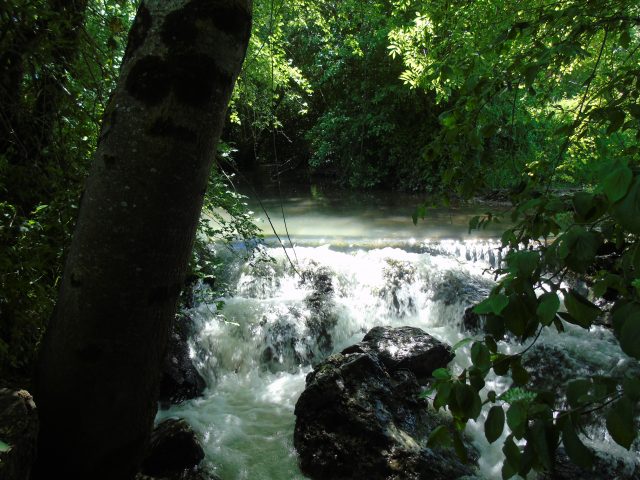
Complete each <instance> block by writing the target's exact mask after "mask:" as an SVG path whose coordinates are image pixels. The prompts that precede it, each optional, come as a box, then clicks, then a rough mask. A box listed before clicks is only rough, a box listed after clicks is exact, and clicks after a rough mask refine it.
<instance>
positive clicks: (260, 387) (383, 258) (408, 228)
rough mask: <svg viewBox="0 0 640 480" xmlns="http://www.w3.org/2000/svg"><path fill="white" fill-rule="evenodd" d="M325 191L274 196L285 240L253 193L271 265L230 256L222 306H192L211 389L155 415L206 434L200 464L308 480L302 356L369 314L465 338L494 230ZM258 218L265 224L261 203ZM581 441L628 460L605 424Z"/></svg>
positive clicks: (487, 453)
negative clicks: (299, 446) (299, 411)
mask: <svg viewBox="0 0 640 480" xmlns="http://www.w3.org/2000/svg"><path fill="white" fill-rule="evenodd" d="M383 200H384V199H383ZM335 201H336V200H335V199H331V198H329V199H327V198H320V199H313V198H309V197H304V198H303V197H300V198H291V199H288V200H287V201H285V202H284V209H285V214H286V218H287V226H288V229H289V235H290V236H291V239H292V242H293V246H291V245H290V244H289V243H288V239H287V235H286V232H285V231H284V228H283V222H282V217H281V212H280V211H279V208H280V203H279V202H277V201H266V202H264V204H265V205H266V206H267V211H268V212H269V215H270V216H271V220H272V222H273V223H274V225H275V226H276V229H277V232H278V235H279V236H280V238H282V240H283V242H285V246H286V253H285V249H284V248H283V247H282V245H280V244H279V243H278V242H277V240H276V239H275V237H274V236H271V237H267V239H266V245H267V246H266V247H265V253H266V254H267V255H268V256H270V257H272V258H273V260H274V261H273V262H268V263H257V264H251V263H248V262H245V261H243V260H241V259H240V257H238V256H234V255H230V254H228V253H227V254H226V255H227V262H228V268H227V272H228V278H227V279H226V281H227V282H228V284H229V289H228V293H227V294H226V295H225V297H224V298H223V300H224V307H223V308H222V309H221V310H217V309H216V306H215V302H211V303H202V304H200V305H199V306H197V307H196V308H195V309H193V311H191V315H192V317H193V318H194V320H195V321H196V324H197V328H198V334H197V335H196V336H195V337H194V338H193V339H192V341H191V353H192V356H193V359H194V361H195V364H196V367H197V368H198V369H199V370H200V372H201V373H202V375H203V376H204V378H205V379H206V380H207V384H208V389H207V390H206V391H205V393H204V396H203V397H202V398H199V399H195V400H192V401H189V402H186V403H184V404H182V405H179V406H174V407H172V408H171V409H169V410H167V411H162V412H160V413H159V416H158V419H159V420H161V419H163V418H166V417H170V416H178V417H183V418H185V419H186V420H187V421H188V422H189V423H190V424H191V425H192V426H193V427H194V429H195V430H196V432H198V434H199V435H200V437H201V439H202V440H203V446H204V449H205V452H206V460H205V462H207V465H208V466H209V467H210V468H211V470H212V471H213V472H215V473H216V474H217V475H219V476H220V477H221V478H222V479H223V480H233V479H247V480H249V479H250V480H285V479H287V480H288V479H303V478H305V477H304V476H303V475H302V474H301V473H300V472H299V470H298V467H297V458H296V453H295V450H294V448H293V429H294V423H295V417H294V415H293V410H294V406H295V403H296V401H297V399H298V397H299V395H300V393H301V392H302V390H303V389H304V383H305V382H304V380H305V376H306V375H307V374H308V373H309V372H310V371H311V370H312V368H313V365H315V364H317V363H319V362H320V361H322V360H323V359H324V358H326V357H327V356H328V355H330V354H331V353H334V352H339V351H341V350H342V349H343V348H345V347H347V346H349V345H351V344H353V343H356V342H359V341H360V340H361V339H362V337H363V336H364V334H365V333H366V332H367V331H369V330H370V329H371V328H373V327H375V326H378V325H388V326H402V325H410V326H415V327H419V328H422V329H423V330H425V331H426V332H428V333H429V334H431V335H433V336H435V337H436V338H438V339H440V340H442V341H444V342H446V343H448V344H450V345H453V344H455V343H457V342H458V341H460V340H462V339H463V338H466V337H468V336H470V335H471V334H470V333H469V332H465V331H464V330H463V325H462V319H463V315H464V310H465V309H466V308H468V307H469V306H471V305H472V304H474V303H476V302H478V301H480V300H482V299H483V298H484V297H486V296H487V295H488V294H489V291H490V289H491V288H492V286H493V284H494V283H493V278H492V276H491V275H490V274H489V273H488V272H487V269H488V268H489V267H495V266H497V265H498V264H499V263H500V261H501V256H500V254H499V252H498V246H499V244H498V242H497V241H496V240H495V239H492V238H491V235H490V233H491V232H483V234H482V236H478V235H474V236H471V235H469V234H468V233H467V227H466V224H467V222H468V218H469V216H470V214H471V212H470V211H434V212H432V215H431V216H430V217H429V218H428V219H427V220H426V222H420V223H419V224H418V225H419V226H418V227H416V226H414V225H413V224H412V222H411V218H410V214H411V208H410V207H411V206H412V204H406V199H400V200H397V199H396V201H390V199H388V198H387V199H386V200H384V201H386V204H385V205H379V204H376V202H374V201H361V202H356V201H351V202H344V199H343V202H342V203H340V204H339V205H338V206H337V207H336V205H335ZM380 201H382V200H380ZM413 205H415V203H414V204H413ZM383 207H384V208H383ZM256 211H257V210H256ZM257 215H258V216H259V217H262V220H260V221H261V222H263V224H265V225H268V222H267V220H266V218H264V217H265V215H264V212H263V213H262V214H260V213H259V212H258V213H257ZM265 232H266V235H269V233H268V231H267V230H266V228H265ZM221 254H223V250H221ZM540 342H541V343H545V344H549V345H550V346H551V347H558V348H560V349H562V350H563V351H565V352H566V353H567V355H568V357H569V358H570V359H571V360H572V361H573V362H574V363H573V364H572V365H573V367H576V365H578V366H579V365H581V364H583V363H584V364H587V365H588V369H587V370H588V371H589V372H593V371H601V372H605V371H609V370H611V369H615V368H621V364H622V363H624V361H625V358H624V355H623V354H622V353H621V352H620V350H619V348H618V346H617V344H616V342H615V341H613V339H612V338H611V336H610V334H609V333H608V332H606V331H599V332H597V334H596V335H593V332H591V333H590V332H585V331H583V330H581V329H579V328H571V327H570V326H569V328H568V333H567V334H565V335H562V336H558V335H555V334H554V333H552V332H550V333H549V334H546V333H545V334H543V335H542V336H541V341H540ZM525 347H526V346H521V345H506V346H505V347H504V348H503V350H504V351H505V352H511V351H513V352H517V351H520V350H521V349H522V348H525ZM468 356H469V348H468V347H465V348H461V349H459V350H458V351H457V356H456V358H455V359H454V361H453V362H452V368H453V370H454V371H461V370H462V369H463V368H465V367H468V366H469V363H470V362H469V360H468ZM576 368H577V367H576ZM585 368H586V367H585ZM587 370H585V371H587ZM508 386H509V381H508V379H504V378H500V379H498V380H496V379H495V378H492V377H488V378H487V386H486V387H485V394H486V391H489V390H495V391H496V392H498V393H500V392H501V391H504V390H506V389H507V388H508ZM478 421H479V422H480V423H479V425H476V424H475V423H474V422H470V424H469V427H468V428H467V433H468V434H469V435H470V437H471V438H472V440H473V443H474V444H475V446H476V447H477V448H478V450H479V451H480V454H481V458H480V461H479V473H478V475H479V478H486V479H494V478H495V479H498V478H501V474H500V469H501V464H500V459H501V456H502V453H501V442H496V443H494V444H493V445H489V444H488V443H487V442H486V440H485V438H484V433H483V430H482V429H481V426H482V423H483V421H484V418H482V417H481V418H480V419H479V420H478ZM504 436H506V432H505V433H504ZM591 441H592V442H595V443H596V444H598V446H600V447H603V448H605V449H607V450H608V451H610V452H611V453H612V454H615V455H617V456H619V457H620V458H622V459H623V461H629V462H630V461H631V460H632V459H630V458H629V455H633V454H630V453H629V452H626V451H624V450H623V449H622V448H617V447H616V446H615V445H614V444H612V443H611V442H610V441H609V439H608V438H607V436H606V434H605V433H604V431H602V432H599V433H598V435H594V437H593V439H592V440H591ZM625 455H626V457H625Z"/></svg>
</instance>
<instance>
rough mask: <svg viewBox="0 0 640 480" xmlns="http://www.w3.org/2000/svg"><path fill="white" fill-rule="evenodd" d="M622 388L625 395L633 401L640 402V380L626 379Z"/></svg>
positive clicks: (634, 378)
mask: <svg viewBox="0 0 640 480" xmlns="http://www.w3.org/2000/svg"><path fill="white" fill-rule="evenodd" d="M622 388H623V389H624V394H625V395H626V396H627V397H629V398H630V399H631V400H632V401H634V402H637V401H639V400H640V378H636V377H626V378H625V379H624V380H623V381H622Z"/></svg>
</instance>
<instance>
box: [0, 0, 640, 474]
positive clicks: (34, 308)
mask: <svg viewBox="0 0 640 480" xmlns="http://www.w3.org/2000/svg"><path fill="white" fill-rule="evenodd" d="M1 10H2V13H0V31H1V32H2V34H1V36H0V114H1V116H0V122H1V124H0V275H1V277H0V372H1V373H0V377H2V378H4V379H10V378H14V377H15V378H28V377H29V376H30V375H31V372H32V369H33V365H34V362H35V358H36V352H37V347H38V345H39V342H40V340H41V338H42V335H43V331H44V327H45V325H46V323H47V321H48V319H49V318H50V317H51V315H52V312H53V309H54V304H55V300H56V295H57V291H58V288H59V284H60V279H61V275H62V263H63V260H64V258H65V253H66V251H67V249H68V246H69V243H70V237H71V234H72V232H73V228H74V224H75V218H76V215H77V211H78V205H79V204H80V200H81V194H82V190H83V181H84V178H85V176H86V174H87V171H88V167H89V163H90V159H91V156H92V154H93V152H94V151H95V149H96V146H97V144H98V142H99V138H100V118H101V117H102V115H103V113H104V111H105V107H106V104H107V102H108V98H109V94H110V92H111V91H112V90H113V89H114V86H115V82H116V81H117V78H118V71H119V66H120V63H121V61H122V58H123V56H124V54H125V49H126V48H127V42H131V41H132V40H135V39H132V38H131V37H129V38H128V32H129V29H130V26H131V23H132V21H133V18H134V15H135V13H136V6H135V5H133V4H132V3H130V2H125V1H119V0H100V1H97V0H82V1H69V2H67V1H64V0H59V1H58V0H38V1H31V2H24V1H17V2H11V3H8V2H4V3H3V8H2V9H1ZM639 50H640V6H638V5H637V4H636V2H631V1H625V0H595V1H582V0H567V1H550V0H535V1H528V2H520V1H516V0H500V1H497V0H495V1H494V0H491V1H481V2H466V3H462V2H450V1H448V0H436V1H425V0H374V1H369V2H361V1H356V0H344V1H341V2H329V1H314V2H311V1H307V0H296V1H293V2H284V1H281V0H271V1H269V2H266V1H256V2H255V6H254V17H253V33H252V37H251V39H250V44H249V50H248V53H247V57H246V60H245V63H244V68H243V71H242V73H241V76H240V78H239V80H238V83H237V86H236V89H235V91H234V93H233V97H232V100H231V104H230V106H229V110H228V113H227V121H226V125H225V129H224V132H223V137H222V142H221V144H220V146H219V148H218V158H217V162H218V166H219V168H218V169H217V170H216V172H214V173H213V177H212V181H211V184H210V188H209V190H208V192H207V196H206V200H205V205H206V206H207V207H208V208H210V209H211V211H216V209H222V210H224V211H226V214H225V215H224V216H218V217H216V219H217V221H218V222H219V224H220V227H219V228H218V227H215V228H213V227H211V224H210V223H209V222H203V223H202V227H201V232H202V234H203V236H202V237H201V239H202V240H201V241H200V242H197V243H196V249H195V253H194V257H193V262H192V273H193V275H195V276H199V277H207V278H208V279H209V280H213V278H214V277H215V275H216V268H219V267H218V266H217V264H216V260H215V258H212V257H211V253H210V251H209V250H208V249H207V248H206V246H205V244H204V242H205V239H207V238H208V237H210V236H216V237H217V238H220V239H223V240H226V241H234V240H235V239H237V238H244V239H250V238H252V237H255V236H257V235H258V230H257V229H256V227H255V226H254V225H253V224H252V222H251V218H250V216H249V215H248V214H247V212H246V210H245V209H244V208H243V203H242V198H241V197H240V196H239V195H238V194H237V193H236V192H235V191H234V188H233V183H234V175H237V176H242V177H244V176H247V177H251V178H266V179H272V180H277V181H283V182H286V181H292V180H291V179H295V181H296V182H299V181H300V180H301V179H302V180H303V181H308V180H309V179H310V178H313V179H316V180H321V181H324V182H335V183H337V184H338V185H339V186H340V187H343V188H353V189H371V188H381V189H395V190H404V191H412V192H419V193H421V194H423V195H424V203H422V204H420V205H415V206H412V207H414V209H415V213H414V219H413V220H414V222H419V221H422V220H423V219H425V218H427V219H428V212H429V210H428V209H429V207H430V206H432V205H436V204H443V203H444V204H448V203H451V202H453V203H459V202H464V201H467V200H470V199H472V198H474V197H477V196H498V197H499V198H501V199H503V200H505V201H509V202H510V204H511V205H512V208H511V210H510V212H509V213H508V214H506V215H504V214H503V215H496V214H493V213H487V214H486V215H483V216H479V217H474V218H472V219H470V229H478V228H484V227H485V226H486V225H488V224H495V223H496V222H501V223H502V224H504V225H505V227H504V234H503V235H502V243H503V246H504V248H505V249H508V251H509V254H508V255H507V257H506V263H505V265H504V266H502V267H500V268H499V269H497V270H496V272H495V274H496V276H497V278H498V283H497V286H496V288H495V289H494V291H493V292H492V294H491V296H490V297H489V298H488V299H487V300H486V301H485V302H483V303H481V304H480V305H478V306H477V307H476V313H477V314H479V315H482V316H483V317H484V319H485V325H486V327H487V332H486V337H484V340H482V341H477V342H475V343H474V344H473V347H472V360H473V367H471V368H470V369H468V370H466V371H464V372H463V373H462V374H456V375H455V376H452V374H451V372H448V371H446V370H442V371H439V372H437V375H436V384H435V387H436V388H435V390H434V391H433V392H432V393H431V394H430V395H431V396H432V398H433V404H434V406H435V407H436V408H444V407H446V408H447V409H448V410H449V411H450V412H451V413H452V415H453V416H454V419H455V420H456V425H457V427H458V428H457V429H454V430H452V431H448V430H447V431H445V430H439V431H437V434H436V435H434V436H433V439H432V440H433V443H434V444H448V443H451V444H452V445H454V446H455V445H458V444H460V440H459V435H460V432H461V431H462V430H463V429H464V426H465V424H466V423H467V422H468V420H470V419H475V418H477V417H478V415H479V414H480V406H481V403H483V402H489V403H495V405H494V406H493V407H492V408H491V410H490V414H489V417H488V418H487V420H486V423H485V430H486V433H487V439H488V440H489V441H496V440H497V439H498V437H499V436H500V435H501V433H502V431H503V427H504V424H505V423H506V424H507V425H508V426H509V428H510V430H511V432H512V433H511V435H509V436H508V437H507V438H506V440H505V441H504V449H503V451H504V454H505V456H506V459H507V460H506V462H505V464H504V469H503V476H504V478H510V477H511V476H513V475H515V474H517V473H519V474H521V475H524V474H526V473H527V472H528V471H530V470H531V469H535V470H540V471H541V470H549V469H551V468H552V462H553V456H554V453H555V450H556V448H557V446H558V444H559V441H560V439H562V442H563V444H564V448H565V450H566V453H567V454H568V455H569V457H570V458H571V459H572V460H573V461H574V462H575V463H577V464H579V465H581V466H585V467H588V466H590V465H591V463H592V461H593V454H592V453H591V451H590V450H589V448H588V447H586V446H585V445H584V443H583V441H582V440H581V437H580V435H579V434H580V431H581V430H580V429H581V425H582V423H583V422H584V421H585V419H587V418H588V417H589V416H593V415H596V416H597V415H601V416H604V418H605V423H606V428H607V429H608V431H609V434H610V435H611V437H612V439H613V440H614V441H615V442H617V443H618V444H619V445H621V446H623V447H625V448H630V446H631V445H632V443H633V442H634V441H636V439H637V436H638V431H637V428H636V427H635V425H637V422H636V420H637V418H638V413H639V408H638V401H639V400H640V380H639V379H638V378H637V377H635V376H622V377H598V378H594V379H575V380H574V381H572V382H570V383H569V384H568V385H567V390H566V399H567V403H566V405H565V406H564V407H563V408H561V409H557V406H556V404H555V401H556V399H555V398H549V397H548V395H546V394H544V393H540V394H537V395H528V394H524V395H515V394H514V395H511V396H507V397H498V398H496V397H495V396H492V395H491V393H489V395H488V398H486V399H485V398H482V399H481V397H480V395H479V391H480V390H481V388H482V387H483V386H484V378H485V376H486V375H487V374H488V372H489V371H491V370H492V371H493V372H495V373H496V374H498V375H509V376H510V377H511V378H512V379H513V380H514V385H515V386H517V387H519V388H520V389H521V391H524V390H525V389H526V386H527V382H528V374H527V372H526V369H524V368H523V367H522V364H521V362H520V358H521V355H520V354H512V355H508V356H507V355H504V354H502V353H500V349H499V345H500V342H501V341H502V340H503V339H504V338H505V335H508V336H512V337H517V338H519V339H520V340H521V341H522V342H529V343H530V342H531V341H535V339H536V338H537V337H538V336H539V335H540V332H541V330H542V329H546V328H555V329H557V330H558V334H561V332H562V330H563V322H569V323H571V324H574V325H578V326H580V327H582V328H586V329H588V328H590V327H592V326H593V325H596V324H598V325H600V324H604V326H605V328H610V329H612V330H613V331H614V333H615V335H616V338H617V339H618V341H619V342H620V346H621V348H622V350H623V351H624V352H625V353H626V354H627V355H629V356H630V357H633V358H636V359H638V358H640V351H639V350H638V344H639V343H638V341H639V340H640V274H639V273H638V272H639V271H640V243H638V235H640V223H639V222H640V168H639V160H640V67H639V65H640V52H639ZM255 172H259V174H258V175H255ZM229 218H230V220H229ZM407 221H411V219H410V218H408V219H407ZM205 234H206V235H205ZM561 304H563V305H564V307H565V308H561ZM523 350H524V347H523ZM503 407H504V410H503ZM505 411H506V416H505V413H504V412H505Z"/></svg>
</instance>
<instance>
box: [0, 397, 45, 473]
mask: <svg viewBox="0 0 640 480" xmlns="http://www.w3.org/2000/svg"><path fill="white" fill-rule="evenodd" d="M37 438H38V414H37V412H36V405H35V403H34V402H33V398H32V397H31V395H30V394H29V392H27V391H26V390H12V389H8V388H0V442H1V443H0V478H2V479H3V480H28V479H29V477H30V475H31V466H32V464H33V461H34V460H35V456H36V441H37Z"/></svg>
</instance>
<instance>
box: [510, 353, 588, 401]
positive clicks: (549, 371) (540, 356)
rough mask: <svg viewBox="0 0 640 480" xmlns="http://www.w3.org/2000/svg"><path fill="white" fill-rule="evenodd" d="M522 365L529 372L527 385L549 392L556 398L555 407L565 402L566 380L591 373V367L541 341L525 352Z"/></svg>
mask: <svg viewBox="0 0 640 480" xmlns="http://www.w3.org/2000/svg"><path fill="white" fill-rule="evenodd" d="M522 365H523V366H524V367H525V368H526V369H527V371H528V372H529V385H530V386H531V387H533V389H534V390H543V391H549V392H551V393H552V394H553V395H554V397H555V398H556V399H557V404H556V406H557V407H562V406H563V405H564V404H565V402H566V398H565V395H564V392H565V389H566V385H567V382H569V381H570V380H573V379H575V378H578V377H587V376H589V375H591V374H592V373H593V369H591V368H590V367H589V366H587V365H584V364H580V363H578V362H576V361H575V360H574V359H573V358H571V357H570V356H569V355H568V354H567V353H566V352H565V351H563V350H561V349H560V348H558V347H555V346H553V345H546V344H543V343H537V344H535V345H534V346H533V347H532V348H531V349H530V350H529V351H528V352H527V353H525V355H524V357H523V359H522Z"/></svg>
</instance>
